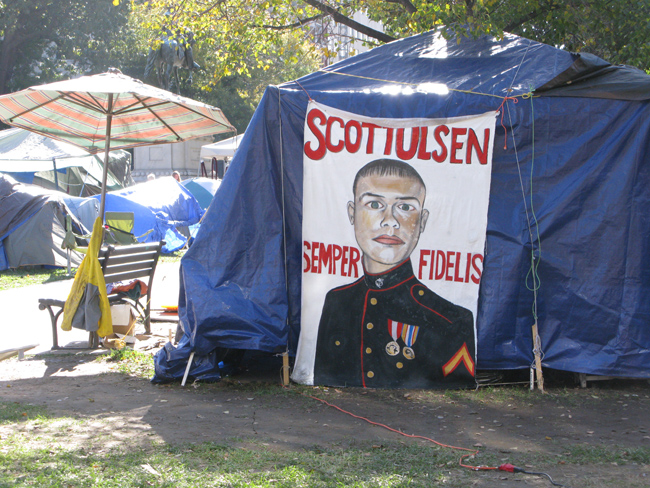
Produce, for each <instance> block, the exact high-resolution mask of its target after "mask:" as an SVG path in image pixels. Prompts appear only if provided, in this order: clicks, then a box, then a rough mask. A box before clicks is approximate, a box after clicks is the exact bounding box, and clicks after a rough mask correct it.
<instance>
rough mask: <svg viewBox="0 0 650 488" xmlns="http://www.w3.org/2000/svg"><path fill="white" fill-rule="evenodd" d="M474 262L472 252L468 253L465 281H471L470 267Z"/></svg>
mask: <svg viewBox="0 0 650 488" xmlns="http://www.w3.org/2000/svg"><path fill="white" fill-rule="evenodd" d="M471 264H472V253H471V252H468V253H467V264H466V265H465V283H467V282H468V281H469V268H470V266H471Z"/></svg>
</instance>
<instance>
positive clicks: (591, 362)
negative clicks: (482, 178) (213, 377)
mask: <svg viewBox="0 0 650 488" xmlns="http://www.w3.org/2000/svg"><path fill="white" fill-rule="evenodd" d="M630 72H631V70H630V69H629V68H626V67H615V66H611V65H609V64H607V63H604V62H603V61H602V60H598V59H597V58H593V57H590V56H580V55H576V54H571V53H568V52H566V51H562V50H559V49H555V48H553V47H550V46H547V45H543V44H540V43H537V42H533V41H529V40H527V39H523V38H519V37H516V36H511V35H506V36H505V38H504V39H503V40H501V41H499V40H496V39H493V38H490V37H483V38H480V39H478V40H471V39H465V38H463V39H461V40H460V42H457V40H456V39H455V38H451V39H449V40H445V39H444V38H443V37H441V36H439V35H438V34H437V33H435V32H430V33H427V34H423V35H419V36H415V37H412V38H408V39H403V40H399V41H396V42H393V43H390V44H387V45H384V46H381V47H379V48H376V49H374V50H372V51H369V52H367V53H363V54H361V55H358V56H356V57H353V58H350V59H348V60H345V61H343V62H341V63H338V64H335V65H333V66H330V67H328V68H327V69H326V70H321V71H319V72H316V73H313V74H311V75H308V76H306V77H304V78H302V79H300V80H299V83H298V82H292V83H287V84H284V85H281V86H279V87H269V88H268V89H267V91H266V93H265V95H264V98H263V99H262V102H261V103H260V105H259V107H258V109H257V111H256V112H255V115H254V116H253V119H252V121H251V123H250V125H249V127H248V128H247V130H246V134H245V137H244V138H243V140H242V143H241V146H240V148H239V150H238V152H237V154H236V155H235V157H234V159H233V162H232V164H231V166H230V169H229V171H228V173H227V174H226V176H225V178H224V180H223V183H222V185H221V187H220V189H219V192H218V193H217V195H216V196H215V199H214V200H213V203H212V205H211V207H210V208H209V209H208V211H207V213H206V215H205V217H204V220H203V225H202V226H201V229H200V230H199V232H198V234H197V236H196V240H195V242H194V244H193V245H192V247H191V248H190V249H189V251H188V252H187V254H186V255H185V257H184V258H183V260H182V262H181V293H180V299H179V317H180V321H181V324H182V326H183V329H184V331H185V336H184V338H183V340H182V341H181V343H180V344H179V347H178V348H177V350H176V351H175V353H174V354H176V356H177V357H188V356H189V351H195V352H196V354H197V356H198V357H201V356H207V355H209V354H211V353H212V352H213V351H214V350H215V349H216V348H218V347H221V348H241V349H253V350H261V351H268V352H279V351H285V350H289V351H290V352H294V351H295V347H296V344H297V338H298V334H299V332H300V321H299V318H300V277H301V265H302V242H301V210H302V209H301V204H302V176H303V174H302V160H303V159H302V143H303V126H304V117H305V111H306V107H307V102H308V100H309V98H312V99H313V100H316V101H318V102H321V103H323V104H326V105H328V106H331V107H335V108H340V109H343V110H347V111H349V112H354V113H360V114H364V115H367V116H371V117H426V118H434V117H453V116H461V115H470V114H477V113H484V112H486V111H489V110H495V109H500V110H501V112H502V114H503V118H502V119H501V120H500V121H499V122H498V124H497V133H496V139H495V140H496V144H495V146H496V147H495V151H494V159H493V175H492V185H491V193H490V206H489V212H488V229H487V244H486V250H485V262H484V272H483V276H482V281H481V290H480V294H479V310H478V316H477V329H478V354H477V361H478V363H477V366H478V368H480V369H514V368H527V367H528V366H529V365H530V364H531V362H532V361H533V353H532V333H531V326H532V325H533V323H534V322H535V321H536V320H537V322H538V326H539V330H540V335H541V341H542V348H543V353H544V359H543V365H544V366H545V367H551V368H555V369H559V370H566V371H574V372H583V373H590V374H604V375H620V376H629V377H641V378H648V377H650V325H649V322H650V300H649V299H648V298H649V297H648V294H649V292H650V263H649V262H648V261H650V253H648V248H649V247H650V235H649V228H650V227H649V225H648V224H649V223H650V205H648V203H649V200H650V167H649V166H648V164H647V162H648V161H649V160H650V158H649V155H650V146H649V145H650V105H649V103H648V101H647V100H648V99H649V98H650V89H649V88H648V87H649V86H650V85H649V84H648V81H649V80H650V77H648V76H646V75H643V74H642V73H640V72H638V71H634V72H633V73H631V74H630ZM369 74H370V75H369ZM572 80H576V81H577V82H580V84H581V88H580V90H575V89H574V88H573V87H572V83H571V81H572ZM585 80H586V81H585ZM538 87H544V89H545V90H548V95H549V96H543V95H544V92H541V93H540V94H539V95H540V96H533V97H531V96H530V94H531V92H535V93H536V91H535V90H536V88H538ZM562 90H568V91H567V92H563V91H562ZM604 94H607V96H604ZM506 95H507V96H508V97H512V98H510V99H507V100H504V97H505V96H506ZM551 95H552V96H551ZM562 95H566V96H562ZM560 96H561V98H560ZM515 99H516V102H515ZM533 258H534V265H531V262H533ZM535 285H537V291H536V293H534V292H533V291H532V288H534V287H535ZM535 295H536V296H537V300H536V301H535ZM534 306H535V307H534ZM166 354H170V353H169V351H168V352H167V353H166ZM182 369H183V368H178V370H175V371H172V370H171V362H170V361H167V360H165V358H164V357H162V355H159V356H158V357H157V359H156V378H163V377H164V378H166V379H169V378H170V377H176V378H178V379H180V377H182V374H180V376H179V373H178V371H180V370H182Z"/></svg>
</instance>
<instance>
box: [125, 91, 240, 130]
mask: <svg viewBox="0 0 650 488" xmlns="http://www.w3.org/2000/svg"><path fill="white" fill-rule="evenodd" d="M133 96H134V97H136V98H137V99H138V100H140V103H142V105H143V106H144V107H145V108H146V109H147V110H149V112H151V113H153V114H154V115H155V113H154V112H152V111H151V109H150V108H149V107H151V108H153V107H156V106H158V105H160V104H152V105H147V104H146V103H145V102H146V100H148V99H149V98H150V97H148V98H147V99H144V100H143V99H141V98H140V97H139V96H138V95H136V94H134V95H133ZM163 103H172V104H174V105H176V106H177V107H182V108H183V109H184V110H187V111H188V112H192V113H193V114H194V115H198V116H199V117H203V118H204V119H208V120H211V121H212V122H215V123H216V124H218V125H222V126H224V127H232V126H231V125H227V124H224V123H222V122H219V121H218V120H216V119H214V118H213V117H209V116H207V115H205V114H204V113H201V112H199V111H198V110H194V109H193V108H192V107H190V106H188V105H183V104H180V103H177V102H174V101H173V100H169V101H166V102H163ZM156 118H158V120H160V121H161V122H162V123H163V124H164V125H165V126H166V125H167V124H166V123H165V122H164V121H162V120H161V119H160V117H158V116H157V115H156ZM170 130H171V129H170ZM172 132H174V131H173V130H172ZM174 134H176V132H174Z"/></svg>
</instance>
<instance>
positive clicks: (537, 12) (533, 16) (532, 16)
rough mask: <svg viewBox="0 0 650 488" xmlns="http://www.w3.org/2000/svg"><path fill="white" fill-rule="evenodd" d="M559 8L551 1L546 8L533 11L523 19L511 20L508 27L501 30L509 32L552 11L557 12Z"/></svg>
mask: <svg viewBox="0 0 650 488" xmlns="http://www.w3.org/2000/svg"><path fill="white" fill-rule="evenodd" d="M559 7H560V5H559V4H557V3H553V2H552V1H551V2H550V3H549V4H548V6H547V7H541V8H539V9H537V10H533V11H532V12H529V13H528V14H526V15H524V16H523V17H520V18H518V19H517V20H513V21H512V22H510V23H508V25H506V26H504V28H503V30H504V32H511V31H512V29H514V28H516V27H520V26H521V25H523V24H525V23H526V22H530V21H531V20H535V19H536V18H537V17H539V16H540V15H546V14H548V13H549V12H552V11H553V10H557V9H558V8H559Z"/></svg>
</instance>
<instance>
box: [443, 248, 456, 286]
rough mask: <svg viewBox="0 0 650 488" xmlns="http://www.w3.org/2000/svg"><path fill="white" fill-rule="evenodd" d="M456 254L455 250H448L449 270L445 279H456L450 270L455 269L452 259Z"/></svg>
mask: <svg viewBox="0 0 650 488" xmlns="http://www.w3.org/2000/svg"><path fill="white" fill-rule="evenodd" d="M455 255H456V254H455V253H454V251H447V272H446V273H445V281H454V279H453V278H452V277H451V275H450V274H449V272H450V271H451V270H452V269H454V261H453V259H452V256H455Z"/></svg>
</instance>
